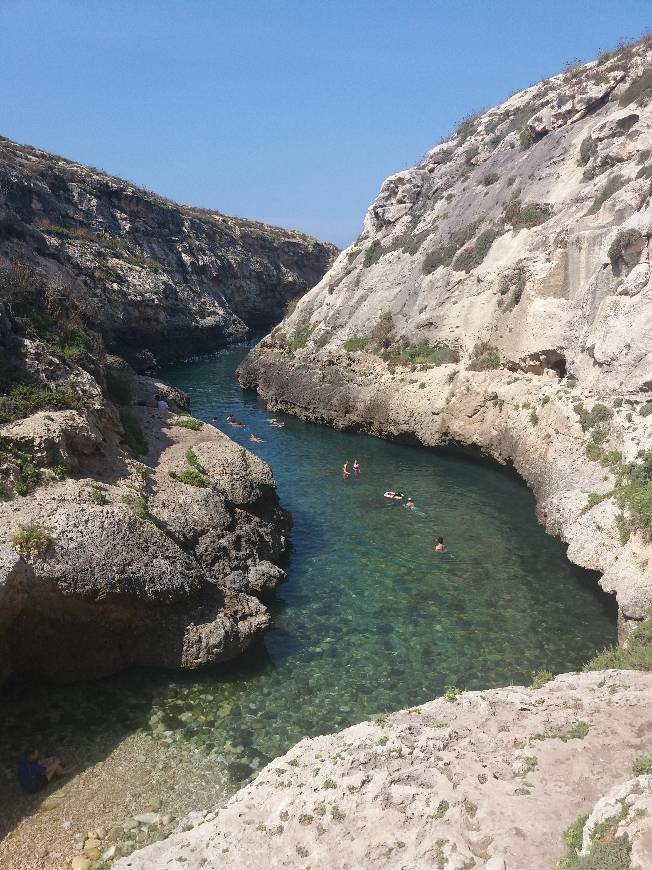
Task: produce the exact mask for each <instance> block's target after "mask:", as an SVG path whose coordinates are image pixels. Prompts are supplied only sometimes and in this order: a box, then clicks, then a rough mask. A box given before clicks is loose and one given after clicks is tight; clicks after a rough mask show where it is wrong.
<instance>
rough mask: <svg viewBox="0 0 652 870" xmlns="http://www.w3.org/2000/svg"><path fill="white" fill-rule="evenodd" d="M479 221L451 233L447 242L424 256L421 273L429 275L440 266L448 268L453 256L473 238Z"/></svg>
mask: <svg viewBox="0 0 652 870" xmlns="http://www.w3.org/2000/svg"><path fill="white" fill-rule="evenodd" d="M479 224H480V221H475V222H474V223H471V224H467V225H466V226H463V227H460V228H459V229H458V230H455V232H453V233H451V235H450V236H449V237H448V240H447V242H446V243H445V244H444V245H442V246H441V247H439V248H436V249H435V250H433V251H431V252H430V253H429V254H427V255H426V257H425V259H424V261H423V267H422V268H423V273H424V275H429V274H430V273H431V272H434V271H435V269H438V268H439V267H440V266H450V265H451V263H452V262H453V259H454V257H455V254H456V253H457V252H458V251H459V250H460V248H463V247H464V245H466V244H467V243H468V242H470V241H471V239H472V238H473V237H474V236H475V233H476V230H477V229H478V226H479Z"/></svg>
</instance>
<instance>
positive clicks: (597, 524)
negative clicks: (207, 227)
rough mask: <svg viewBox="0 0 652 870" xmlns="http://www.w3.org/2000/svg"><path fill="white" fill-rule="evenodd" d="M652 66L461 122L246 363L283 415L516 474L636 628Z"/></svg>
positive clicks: (648, 566) (620, 64) (517, 99)
mask: <svg viewBox="0 0 652 870" xmlns="http://www.w3.org/2000/svg"><path fill="white" fill-rule="evenodd" d="M651 68H652V48H651V47H650V43H649V41H645V42H642V43H640V44H638V45H635V46H632V47H629V48H626V49H624V50H623V51H620V52H616V53H614V54H613V55H611V56H608V57H605V58H604V59H603V62H601V63H598V64H596V63H594V64H590V65H588V66H585V67H578V68H577V69H573V70H569V71H568V72H567V73H565V74H563V75H560V76H556V77H554V78H551V79H548V80H547V81H545V82H542V83H541V84H539V85H535V86H533V87H531V88H528V89H527V90H525V91H522V92H520V93H517V94H515V95H513V96H512V97H510V98H509V99H508V100H507V101H506V102H505V103H504V104H502V105H501V106H498V107H496V108H494V109H491V110H489V111H487V112H485V113H483V114H480V115H478V116H477V117H475V118H472V119H467V120H466V121H465V122H464V123H463V124H462V125H460V128H459V130H458V132H457V133H456V134H455V135H454V136H452V137H451V138H450V139H449V140H448V141H446V142H443V143H442V144H441V145H439V146H437V147H436V148H434V149H432V150H431V151H428V152H427V153H426V155H425V156H424V158H423V160H422V161H421V163H420V164H419V165H418V166H417V167H415V168H414V169H409V170H405V171H403V172H399V173H397V174H396V175H394V176H392V177H391V178H389V179H388V180H387V181H386V182H385V183H384V184H383V186H382V189H381V191H380V194H379V196H378V198H377V200H376V201H375V203H373V205H372V206H371V207H370V209H369V211H368V213H367V216H366V219H365V223H364V229H363V232H362V234H361V236H360V237H359V239H358V240H357V241H356V242H355V244H354V245H353V246H352V247H351V248H349V249H348V250H347V251H344V252H342V253H341V254H340V256H339V257H338V259H337V261H336V262H335V264H334V266H333V267H332V269H331V270H330V272H329V273H328V274H327V275H326V276H325V277H324V278H323V280H322V281H321V282H320V283H319V284H318V285H317V286H316V287H315V288H314V289H313V290H311V291H310V292H309V293H308V294H306V296H304V297H303V298H302V299H301V301H300V303H299V305H298V306H297V307H296V309H295V311H294V312H293V313H292V314H291V315H290V316H289V317H287V318H286V319H285V320H284V321H283V322H282V323H281V324H280V325H279V327H278V328H277V329H275V330H274V331H272V333H271V334H270V335H269V336H267V337H266V338H265V339H264V340H263V341H262V342H261V343H260V344H259V345H258V346H257V348H255V349H254V351H253V352H252V353H251V354H250V356H249V357H248V359H247V360H246V361H245V362H244V364H243V365H242V367H241V371H240V381H241V383H242V384H243V385H244V386H247V387H252V388H255V389H258V391H259V392H260V394H261V395H262V396H263V397H264V398H265V399H267V400H268V402H269V403H270V405H271V407H272V408H274V409H282V410H284V411H287V412H289V413H293V414H296V415H298V416H300V417H303V418H304V419H310V420H316V421H319V422H326V423H329V424H331V425H334V426H338V427H342V428H356V429H360V430H364V431H367V432H371V433H373V434H377V435H382V436H387V437H395V438H406V439H410V440H412V441H414V440H417V441H419V442H420V443H422V444H424V445H427V446H439V445H446V444H451V443H453V444H464V445H471V446H473V447H477V448H480V449H481V450H482V451H483V452H484V453H485V454H487V455H489V456H491V457H493V458H495V459H497V460H498V461H500V462H513V463H514V465H515V467H516V469H517V470H518V471H519V473H520V474H521V475H522V476H523V477H524V478H525V480H526V481H527V482H528V484H529V485H530V486H531V488H532V489H533V491H534V493H535V495H536V497H537V505H538V513H539V517H540V519H541V521H542V522H543V523H544V524H545V526H546V528H547V529H548V531H550V532H551V533H552V534H555V535H558V536H559V537H561V538H562V539H563V540H565V541H567V542H568V543H569V550H568V555H569V558H570V559H572V560H573V561H574V562H576V563H577V564H579V565H582V566H585V567H587V568H591V569H595V570H598V571H600V572H602V573H603V578H602V581H601V582H602V586H603V587H604V588H605V589H606V590H608V591H610V592H614V593H615V594H616V596H617V599H618V604H619V607H620V614H621V628H622V633H623V635H625V634H626V633H627V631H628V630H629V628H630V627H631V623H632V622H633V621H635V620H640V619H641V618H643V617H644V616H645V614H646V612H647V610H648V608H649V606H650V603H651V602H652V558H651V557H652V550H651V548H650V544H649V535H650V532H651V531H652V516H651V515H650V512H649V511H647V512H646V509H645V508H644V502H645V500H646V498H648V496H647V495H645V494H644V493H643V494H642V495H641V498H640V499H639V498H638V497H637V496H636V497H634V496H633V494H632V492H631V491H627V492H625V491H624V490H623V488H622V483H623V481H626V480H627V479H628V475H629V474H630V470H629V468H630V466H629V463H635V464H637V469H636V479H637V484H638V485H640V486H641V487H644V486H647V487H648V489H649V487H650V467H649V462H648V459H649V457H647V458H646V457H645V454H646V453H647V451H649V450H650V447H651V446H652V439H651V435H652V422H651V421H652V415H649V412H650V411H652V404H648V401H649V400H650V399H651V398H652V395H651V391H652V353H651V351H652V281H651V280H650V241H651V239H652V205H651V200H650V178H651V177H652V103H651V102H650V96H651V94H650V76H652V72H651V71H650V70H651ZM594 408H597V410H596V414H595V416H593V417H592V416H590V415H589V416H587V414H588V412H590V411H592V410H593V409H594ZM619 485H620V489H617V488H618V487H619ZM614 489H617V492H616V493H615V494H614ZM646 492H647V490H646ZM621 496H626V499H625V501H623V499H622V498H621ZM627 498H628V499H629V500H627ZM649 498H652V495H650V496H649ZM648 501H649V499H648ZM634 502H636V503H635V504H634ZM632 504H634V508H635V510H630V507H631V506H632Z"/></svg>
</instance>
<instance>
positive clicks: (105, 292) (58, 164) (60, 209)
mask: <svg viewBox="0 0 652 870" xmlns="http://www.w3.org/2000/svg"><path fill="white" fill-rule="evenodd" d="M336 251H337V249H336V248H335V247H334V246H333V245H328V244H324V243H322V242H319V241H317V240H316V239H312V238H309V237H308V236H306V235H304V234H303V233H299V232H294V231H291V230H284V229H280V228H279V227H273V226H269V225H267V224H262V223H258V222H256V221H249V220H244V219H242V218H236V217H228V216H226V215H223V214H221V213H220V212H217V211H211V210H206V209H199V208H192V207H190V206H182V205H177V204H176V203H173V202H170V201H169V200H167V199H164V198H163V197H160V196H157V195H155V194H154V193H152V192H151V191H147V190H144V189H143V188H141V187H137V186H136V185H135V184H132V183H131V182H128V181H124V180H123V179H119V178H114V177H112V176H110V175H107V174H105V173H103V172H100V171H99V170H96V169H91V168H87V167H84V166H80V165H79V164H77V163H73V162H71V161H69V160H66V159H64V158H63V157H59V156H57V155H54V154H48V153H47V152H45V151H40V150H37V149H35V148H29V147H27V146H23V145H18V144H16V143H15V142H11V141H10V140H8V139H3V138H1V137H0V260H2V259H5V260H8V261H11V262H21V263H22V262H25V263H28V264H30V266H31V268H32V270H33V271H34V273H35V274H36V275H37V277H38V278H39V280H41V281H42V282H47V283H48V284H49V285H50V286H53V287H54V286H56V287H59V288H60V291H61V292H62V293H64V294H65V295H67V296H70V297H72V298H73V299H74V300H75V301H76V302H79V303H81V304H82V305H83V308H84V314H85V319H86V322H87V323H92V324H94V325H95V328H96V329H97V330H98V331H99V332H100V333H101V334H102V336H103V338H104V340H105V343H106V344H107V346H108V347H109V349H111V350H113V351H114V352H116V353H120V354H122V355H123V356H126V357H127V358H129V360H130V362H132V363H133V364H136V365H141V366H142V367H147V365H148V364H149V363H151V354H154V356H155V357H156V358H157V359H158V360H159V361H164V360H166V359H169V358H171V357H175V356H176V357H178V356H180V355H182V354H184V353H186V354H187V353H190V352H192V353H205V352H207V351H211V350H214V349H215V348H216V347H218V346H219V345H221V344H226V343H228V342H231V341H235V340H239V339H242V338H244V337H245V336H246V335H247V334H248V333H249V330H250V329H251V328H252V327H261V326H268V325H269V324H271V323H274V322H275V321H277V320H278V319H280V316H281V314H282V313H283V311H284V309H285V307H286V305H287V303H288V301H289V300H291V299H293V298H295V297H296V296H298V295H300V294H301V293H303V292H304V291H305V290H306V288H308V287H311V286H312V285H313V284H315V283H316V282H317V281H318V280H319V279H320V278H321V276H322V275H323V274H324V272H325V271H326V269H327V268H328V266H329V265H330V263H331V262H332V260H333V257H334V255H335V253H336ZM143 352H149V353H143Z"/></svg>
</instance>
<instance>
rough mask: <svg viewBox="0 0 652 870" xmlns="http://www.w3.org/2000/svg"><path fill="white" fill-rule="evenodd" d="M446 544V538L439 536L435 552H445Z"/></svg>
mask: <svg viewBox="0 0 652 870" xmlns="http://www.w3.org/2000/svg"><path fill="white" fill-rule="evenodd" d="M445 552H446V545H445V544H444V539H443V538H442V537H439V538H437V540H436V541H435V553H445Z"/></svg>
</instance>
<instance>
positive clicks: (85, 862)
mask: <svg viewBox="0 0 652 870" xmlns="http://www.w3.org/2000/svg"><path fill="white" fill-rule="evenodd" d="M70 866H71V868H72V870H90V866H91V860H90V858H86V857H84V855H75V857H74V858H73V859H72V861H71V862H70Z"/></svg>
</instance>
